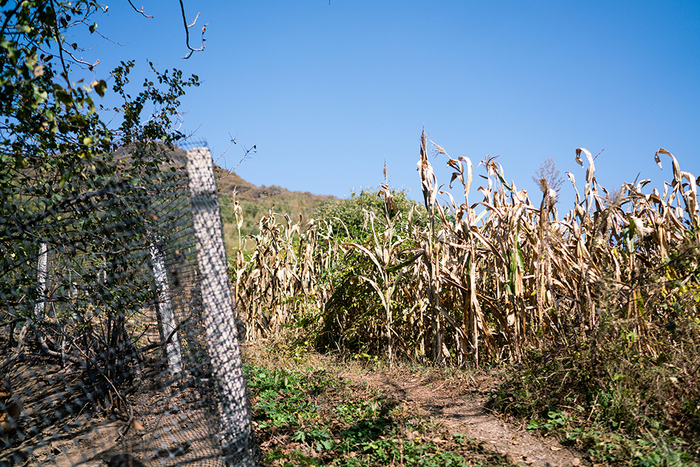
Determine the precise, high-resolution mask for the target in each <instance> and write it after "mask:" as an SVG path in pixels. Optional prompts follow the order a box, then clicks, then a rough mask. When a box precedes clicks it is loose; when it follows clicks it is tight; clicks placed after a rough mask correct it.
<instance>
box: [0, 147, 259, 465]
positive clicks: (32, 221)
mask: <svg viewBox="0 0 700 467" xmlns="http://www.w3.org/2000/svg"><path fill="white" fill-rule="evenodd" d="M139 154H140V152H139V151H138V150H132V151H123V152H122V153H120V154H115V155H112V156H110V157H109V158H108V159H107V160H101V161H97V162H99V163H92V162H90V161H86V164H87V166H88V168H89V170H85V171H75V173H79V174H80V176H76V177H75V178H74V179H71V180H68V185H67V184H66V180H65V179H60V177H54V178H52V177H49V176H47V174H49V173H50V170H49V169H47V168H41V167H38V166H34V168H25V169H21V170H18V171H17V172H16V174H15V175H14V176H15V177H16V181H15V182H13V181H12V180H5V181H4V182H5V183H3V184H2V186H3V193H0V196H1V197H2V207H1V208H0V219H1V221H2V225H0V264H1V265H2V269H1V270H0V275H1V276H0V325H1V326H2V329H0V377H1V378H2V385H0V424H1V429H2V430H1V432H0V465H60V466H64V465H85V466H104V465H111V466H122V465H124V466H128V465H153V466H155V465H158V466H161V465H187V464H189V465H254V464H255V463H256V452H257V451H256V447H255V444H254V440H253V435H252V428H251V418H250V412H249V408H248V405H247V400H246V393H245V386H244V382H243V375H242V371H241V355H240V351H239V347H238V342H237V339H236V321H235V315H234V309H233V303H232V298H231V294H230V290H229V284H228V278H227V262H226V254H225V250H224V244H223V237H222V232H221V227H222V226H221V217H220V213H219V205H218V198H217V193H216V187H215V181H214V172H213V165H212V160H211V156H210V154H209V151H208V150H207V149H205V148H193V149H190V150H188V151H182V150H178V149H173V150H170V151H161V154H160V155H159V156H158V157H155V158H154V157H153V155H152V154H151V153H149V155H148V156H140V155H139ZM90 164H93V165H90ZM41 171H45V172H42V173H40V172H41ZM48 180H52V181H48ZM71 184H72V185H71Z"/></svg>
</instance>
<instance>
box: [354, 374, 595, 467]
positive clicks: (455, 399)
mask: <svg viewBox="0 0 700 467" xmlns="http://www.w3.org/2000/svg"><path fill="white" fill-rule="evenodd" d="M340 376H342V377H344V378H347V379H349V380H351V381H356V382H366V383H367V384H369V385H370V386H373V387H375V388H378V389H381V390H382V391H385V392H386V393H387V394H390V395H391V396H393V397H395V398H396V399H399V400H403V401H407V402H413V403H415V404H417V405H418V406H419V407H421V408H423V410H425V411H427V412H428V413H429V414H430V415H432V416H433V417H435V418H436V419H438V420H439V421H441V422H442V423H443V424H444V425H445V426H446V427H447V428H448V429H449V430H450V431H452V433H453V434H457V433H459V434H465V435H467V436H469V437H470V438H474V439H477V440H479V441H480V442H481V447H482V448H484V449H487V450H489V451H493V452H495V453H497V454H501V455H503V456H505V457H506V458H507V459H508V461H509V462H511V463H513V464H521V465H530V466H533V467H548V466H551V467H554V466H579V465H587V463H586V462H585V461H584V460H583V456H582V454H581V453H578V452H575V451H571V450H570V449H568V448H566V447H564V446H562V445H561V444H560V443H559V442H558V441H557V440H555V439H552V438H545V437H542V436H538V435H536V434H534V433H531V432H529V431H527V430H525V429H524V428H523V427H522V426H519V425H518V424H515V423H510V422H509V421H507V420H505V419H504V418H503V417H501V416H499V415H498V414H495V413H493V412H491V411H489V410H488V409H487V408H486V407H485V405H484V404H485V402H486V400H487V399H488V396H489V394H490V392H491V391H492V390H493V387H494V386H495V384H496V383H497V379H496V378H495V377H493V376H488V375H482V376H480V377H479V378H471V377H466V376H465V375H461V376H456V375H452V376H445V375H444V374H436V373H431V372H430V371H423V372H419V371H410V370H408V369H393V370H390V369H372V370H364V371H359V372H358V371H357V370H356V371H349V372H341V373H340Z"/></svg>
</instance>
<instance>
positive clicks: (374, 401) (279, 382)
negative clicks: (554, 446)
mask: <svg viewBox="0 0 700 467" xmlns="http://www.w3.org/2000/svg"><path fill="white" fill-rule="evenodd" d="M244 371H245V375H246V379H247V382H248V388H249V391H250V399H251V403H252V409H253V420H254V424H255V426H256V433H257V437H258V440H259V442H260V444H261V447H262V449H263V452H264V454H265V458H264V461H265V463H266V465H274V466H316V465H319V466H320V465H333V466H339V467H340V466H342V467H353V466H363V467H364V466H385V465H401V466H415V467H418V466H428V467H438V466H449V467H457V466H460V467H461V466H464V467H466V466H473V465H507V463H506V461H505V460H504V459H503V458H501V457H499V456H496V455H493V454H488V453H485V452H483V451H482V450H481V449H480V448H479V447H478V445H477V444H476V443H475V441H474V440H471V439H469V438H467V437H466V436H464V435H462V434H455V435H451V434H450V433H448V432H447V431H446V430H445V429H444V428H442V427H441V426H439V425H437V424H435V423H433V422H430V420H429V419H428V418H427V417H424V416H423V415H420V414H416V413H414V412H415V409H413V410H412V409H411V408H410V407H408V406H406V405H405V404H403V403H399V402H398V401H396V400H394V399H391V398H387V397H385V396H383V395H382V394H381V393H379V392H377V391H374V390H371V389H369V388H368V387H367V386H366V385H361V384H354V383H350V382H347V381H344V380H340V379H338V378H335V377H333V376H330V375H328V374H326V373H325V372H323V371H316V370H314V369H313V368H308V369H307V370H305V371H299V370H286V369H281V368H276V369H269V368H265V367H263V366H254V365H246V366H245V368H244Z"/></svg>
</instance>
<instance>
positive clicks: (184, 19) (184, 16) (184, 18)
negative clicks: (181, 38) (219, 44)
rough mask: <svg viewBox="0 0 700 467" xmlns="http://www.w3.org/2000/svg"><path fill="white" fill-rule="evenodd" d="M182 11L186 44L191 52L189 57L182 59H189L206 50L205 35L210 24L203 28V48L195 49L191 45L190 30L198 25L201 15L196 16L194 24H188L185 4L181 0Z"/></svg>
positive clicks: (188, 54)
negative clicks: (194, 54) (195, 53)
mask: <svg viewBox="0 0 700 467" xmlns="http://www.w3.org/2000/svg"><path fill="white" fill-rule="evenodd" d="M180 11H181V12H182V22H183V24H184V25H185V44H186V45H187V48H188V49H189V50H190V51H189V52H187V55H185V56H184V57H182V58H184V59H188V58H190V57H191V56H192V54H193V53H194V52H201V51H202V50H204V41H206V39H205V38H204V33H205V32H206V30H207V26H208V25H209V23H206V24H205V25H204V26H202V45H201V47H199V48H197V49H195V48H193V47H192V46H191V45H190V28H191V27H194V25H195V24H196V23H197V19H198V18H199V13H197V16H195V18H194V21H192V24H187V15H185V4H184V3H183V2H182V0H180Z"/></svg>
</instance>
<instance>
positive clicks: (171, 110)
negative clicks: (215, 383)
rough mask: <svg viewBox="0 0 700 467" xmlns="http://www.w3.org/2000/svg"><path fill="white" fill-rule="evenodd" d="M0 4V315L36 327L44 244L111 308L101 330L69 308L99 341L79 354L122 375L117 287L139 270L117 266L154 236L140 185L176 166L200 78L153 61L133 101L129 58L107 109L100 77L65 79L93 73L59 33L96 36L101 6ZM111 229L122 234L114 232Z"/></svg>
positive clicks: (116, 76)
mask: <svg viewBox="0 0 700 467" xmlns="http://www.w3.org/2000/svg"><path fill="white" fill-rule="evenodd" d="M0 7H2V12H1V13H0V22H1V24H0V200H1V201H0V297H2V302H3V305H4V308H5V309H0V318H3V319H4V320H8V321H14V322H24V321H26V322H27V323H33V325H34V326H37V329H36V330H37V331H39V329H38V326H39V324H37V322H38V321H41V317H39V316H35V315H34V314H35V308H34V306H33V304H34V303H35V302H36V301H37V300H40V298H39V296H38V295H39V292H38V290H37V287H36V281H37V270H36V258H37V255H38V250H39V244H42V243H43V244H48V246H49V249H50V250H51V251H52V252H54V254H56V255H63V256H64V257H66V258H72V261H74V262H82V263H81V264H80V265H79V266H80V268H79V269H80V271H81V272H82V276H81V277H82V279H83V281H82V283H83V284H85V285H84V290H80V291H77V292H76V291H70V293H84V294H86V295H90V296H92V297H94V301H93V303H92V306H93V307H94V308H99V309H104V310H109V311H108V312H106V313H107V315H106V316H105V318H106V321H104V323H106V324H104V326H103V327H102V328H101V330H100V332H95V330H94V329H91V328H90V326H92V324H93V322H92V321H91V320H90V319H87V318H86V316H87V315H89V314H90V313H92V310H86V309H82V310H76V309H73V310H71V315H70V316H71V320H72V321H71V323H72V325H75V326H78V327H79V328H81V329H82V331H81V335H83V336H87V335H89V336H93V337H94V340H92V341H86V342H85V343H84V347H85V348H84V349H83V352H82V354H83V355H87V356H89V355H91V354H92V353H94V354H95V355H101V356H102V357H104V358H107V359H108V360H109V361H108V362H107V363H108V365H107V366H108V368H111V369H110V370H109V372H110V374H111V375H118V374H119V373H120V372H119V371H118V369H117V366H118V365H117V363H118V359H119V356H118V355H117V354H118V352H115V350H119V351H124V349H125V348H126V347H127V346H128V345H127V344H128V343H129V342H130V340H129V338H128V335H127V332H126V327H125V326H126V322H125V320H126V318H127V317H126V316H124V313H123V312H121V311H119V310H123V309H125V308H128V307H125V306H124V305H125V303H124V300H132V298H130V297H124V296H120V295H119V294H117V293H115V290H116V289H115V288H114V287H113V286H114V285H115V284H118V283H119V282H120V281H123V280H124V278H125V277H129V276H130V275H132V274H133V273H134V272H135V271H137V270H138V268H139V267H143V266H139V265H138V263H137V262H135V261H132V262H131V263H130V262H129V261H128V260H124V258H128V252H129V251H130V249H134V248H143V247H144V245H146V246H147V244H148V243H147V242H148V241H149V240H146V238H147V233H148V232H152V230H153V227H152V226H149V225H148V224H147V220H145V219H144V216H143V212H144V210H147V209H149V208H150V207H151V206H149V205H148V202H149V201H148V200H147V197H145V196H144V187H143V181H144V180H145V179H146V178H147V177H148V176H150V175H153V174H157V173H159V172H160V171H161V170H163V167H167V166H168V165H170V167H171V168H172V169H174V166H173V165H172V162H171V160H170V157H171V154H172V152H173V143H175V142H176V141H178V140H180V139H181V138H183V135H182V134H181V133H179V132H178V131H175V130H174V129H173V127H174V123H176V121H177V118H178V113H177V108H178V105H179V99H180V98H181V97H182V96H183V95H184V93H185V91H186V89H187V88H188V87H192V86H198V84H199V81H198V78H197V76H194V75H193V76H192V77H190V78H188V79H184V78H183V76H182V72H181V71H179V70H173V71H168V70H166V71H165V72H159V71H157V70H156V69H155V68H154V67H153V65H150V66H151V71H152V73H153V76H154V78H153V79H146V80H145V81H144V83H143V85H142V88H141V90H140V91H138V92H137V93H136V94H135V96H134V97H132V94H131V93H130V92H129V91H128V88H129V74H130V72H131V70H132V69H133V67H134V62H133V61H124V62H121V64H120V66H118V67H117V68H116V69H115V70H114V71H112V77H113V82H114V85H113V86H112V89H111V90H112V91H113V92H114V93H116V94H117V95H118V96H120V97H121V98H122V100H123V103H122V104H121V105H119V106H117V107H116V108H113V109H105V108H103V107H102V106H99V105H98V104H96V98H97V96H100V97H103V96H104V95H105V93H107V92H108V91H109V90H108V86H107V82H106V80H104V79H96V80H94V81H92V82H90V83H86V82H83V81H77V82H73V81H71V79H74V76H75V75H79V74H80V73H79V71H80V70H81V68H87V69H89V70H90V71H93V68H94V66H93V65H92V64H88V63H85V62H83V61H81V60H79V59H77V58H76V57H75V56H74V55H73V51H75V50H78V49H79V48H80V47H79V45H78V44H76V43H68V42H67V41H66V38H67V37H69V35H72V34H73V33H74V32H75V31H76V30H78V29H79V28H87V29H88V31H89V32H90V33H93V32H94V31H95V29H96V24H95V23H93V22H92V17H93V16H94V15H96V14H99V13H101V12H103V11H106V7H103V6H101V5H100V4H99V3H97V2H96V1H94V0H78V1H76V2H68V1H45V0H25V1H7V0H0ZM74 72H76V73H74ZM107 113H108V114H109V115H110V120H109V122H117V123H116V124H110V123H108V120H106V118H105V117H104V115H105V114H107ZM117 225H121V226H125V231H126V230H127V228H128V233H119V234H116V233H115V232H114V231H112V230H110V226H112V227H113V226H117ZM96 257H99V261H96V260H95V258H96ZM98 263H99V264H98ZM73 266H74V267H73V268H72V269H71V270H72V271H75V270H76V268H77V267H78V266H77V265H76V264H74V265H73ZM68 269H70V268H68ZM69 273H70V271H69ZM70 281H71V279H70V277H67V280H66V283H67V284H70ZM143 287H144V289H147V288H148V287H149V285H148V284H143ZM61 293H63V294H64V296H65V294H68V293H69V291H64V292H60V291H59V292H58V299H60V294H61ZM134 297H140V298H138V299H139V300H145V299H147V298H148V294H144V295H136V294H135V295H134ZM134 299H136V298H134ZM132 305H133V304H132ZM133 308H134V307H133V306H131V307H130V309H133ZM110 313H112V314H110ZM56 319H57V320H59V321H60V319H61V317H60V316H56ZM44 326H47V325H46V324H45V325H44ZM42 331H45V334H46V337H49V335H48V334H49V332H48V331H47V330H46V329H42ZM64 331H65V330H64ZM38 334H39V333H38ZM64 334H65V333H64ZM50 343H51V340H50V339H48V340H47V343H44V345H45V346H46V347H50V345H49V344H50ZM95 346H97V347H98V348H97V350H96V349H95V348H94V347H95ZM49 350H50V349H49Z"/></svg>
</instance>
